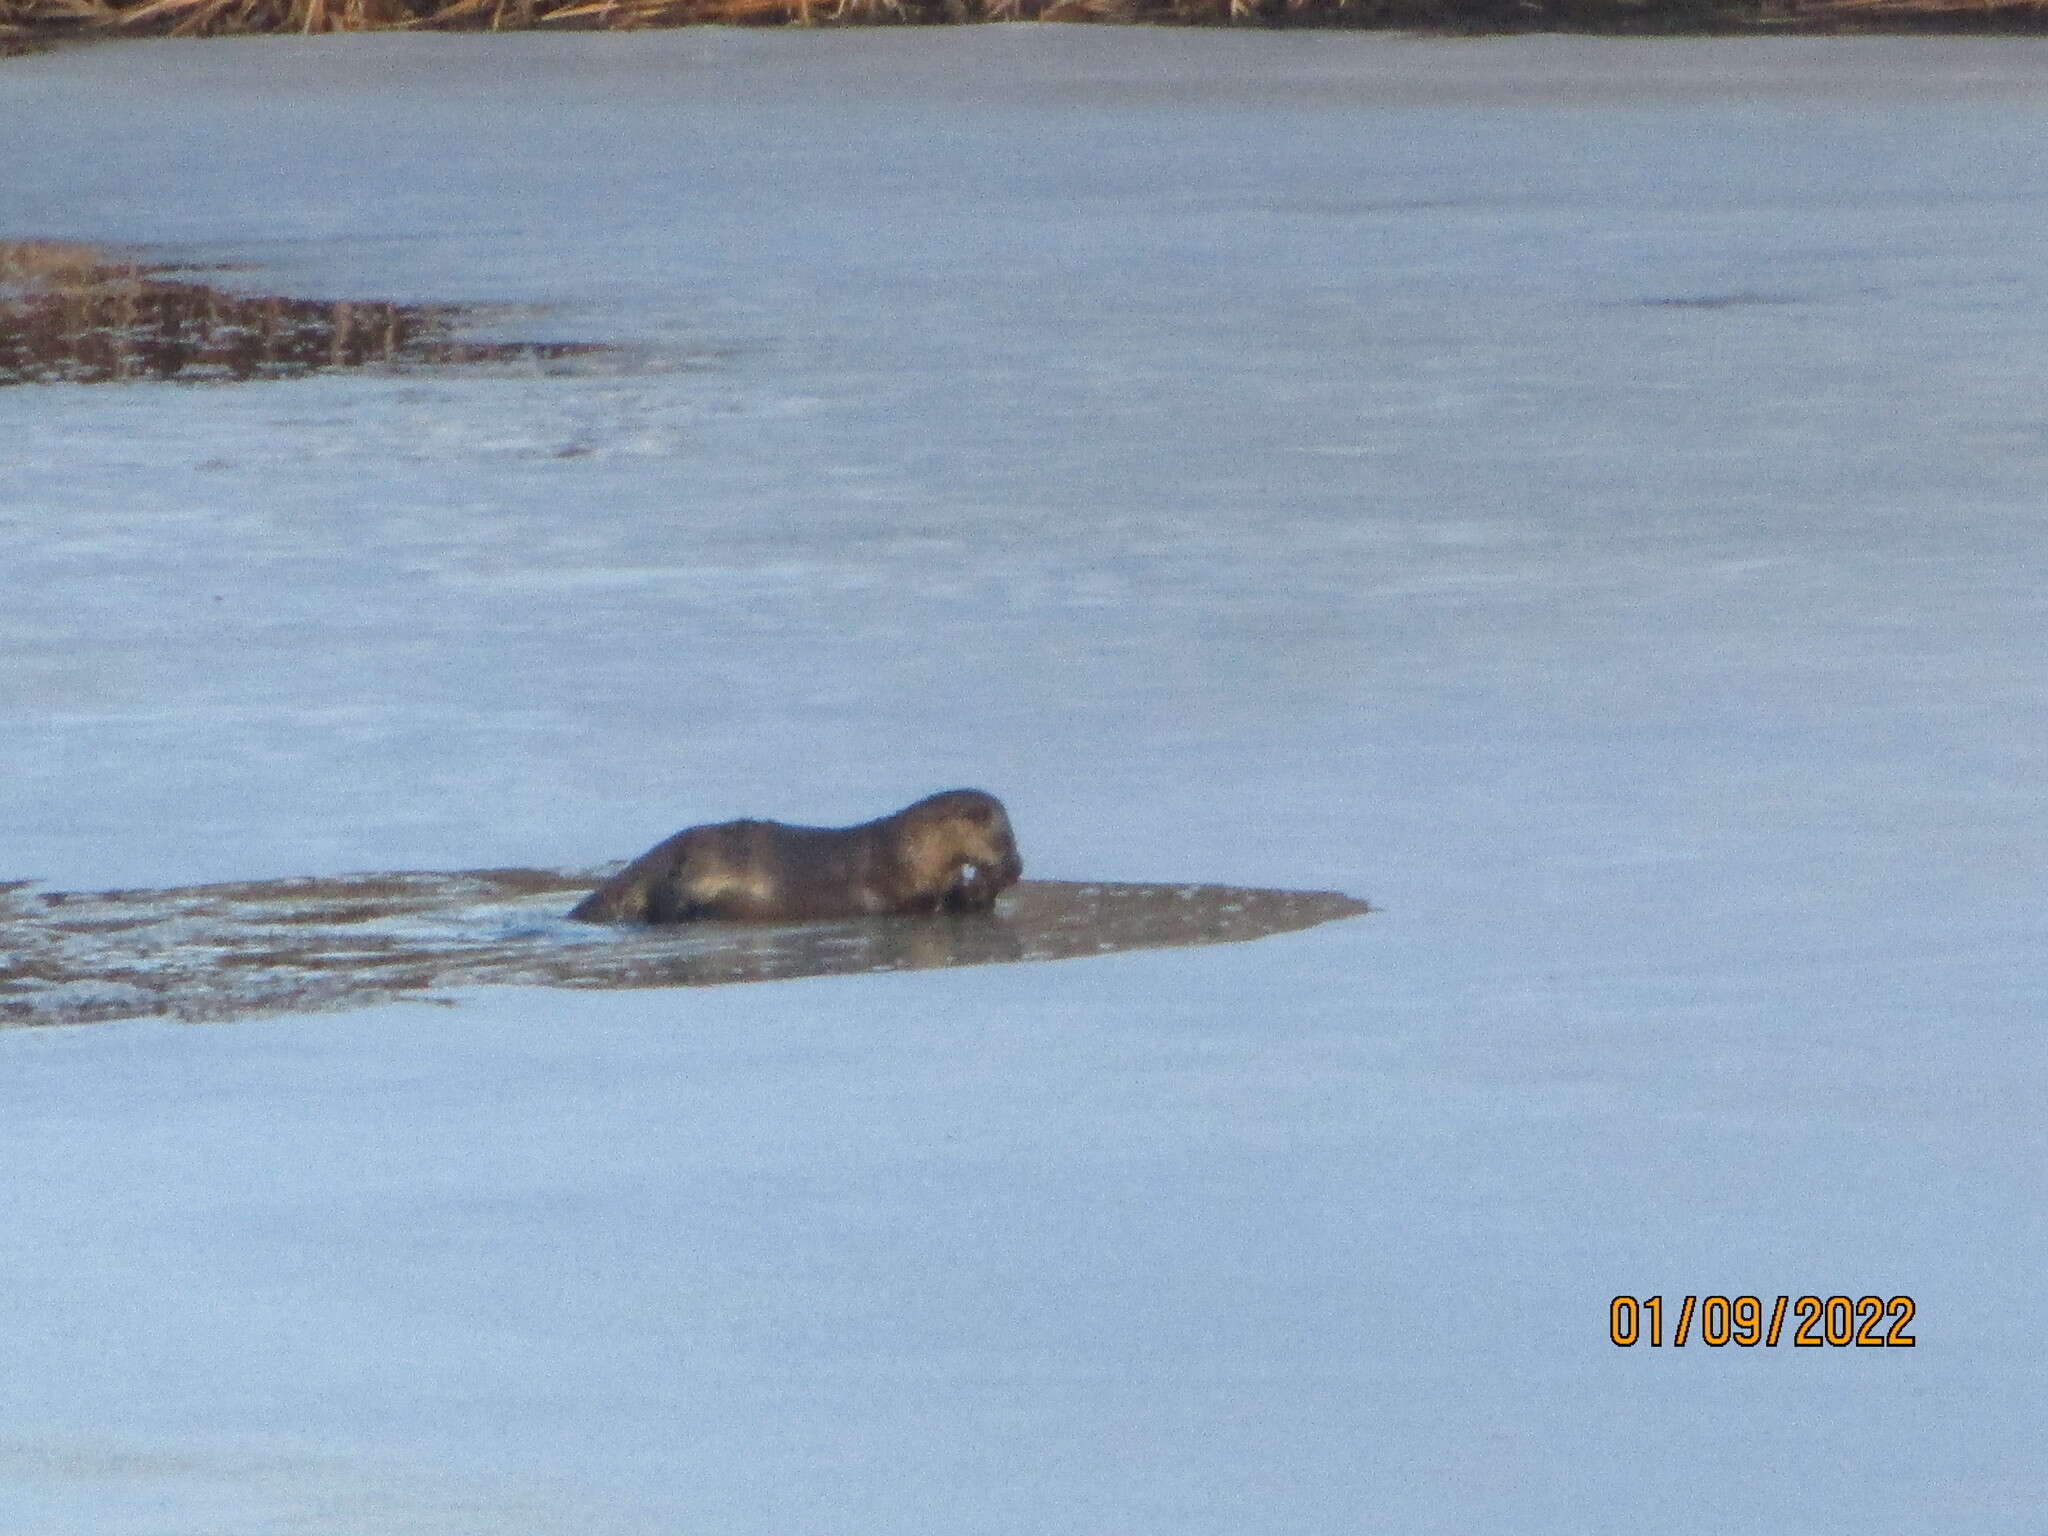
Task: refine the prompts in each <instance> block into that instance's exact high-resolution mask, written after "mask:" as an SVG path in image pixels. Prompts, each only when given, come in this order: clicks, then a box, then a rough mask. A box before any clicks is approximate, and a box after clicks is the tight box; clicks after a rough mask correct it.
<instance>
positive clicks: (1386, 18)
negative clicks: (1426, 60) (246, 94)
mask: <svg viewBox="0 0 2048 1536" xmlns="http://www.w3.org/2000/svg"><path fill="white" fill-rule="evenodd" d="M987 21H1077V22H1150V23H1169V24H1181V25H1191V26H1233V25H1235V26H1255V27H1345V28H1410V29H1429V30H1445V31H1456V32H1504V31H1506V32H1515V31H1591V32H1621V33H1638V34H1649V33H1678V32H1687V33H1699V32H1752V31H1771V32H1843V31H1876V30H1882V31H1943V32H2036V31H2041V30H2043V29H2044V27H2048V0H0V40H4V39H7V38H10V37H11V38H12V39H13V40H14V41H15V43H16V45H17V48H18V47H19V46H20V45H21V44H23V43H26V42H32V41H35V40H38V39H48V38H57V37H65V36H71V37H84V36H121V35H126V36H137V35H141V36H152V35H153V36H162V35H170V36H180V37H186V36H215V35H221V34H227V33H238V32H308V33H310V32H353V31H368V30H376V29H389V28H439V29H448V30H461V29H470V30H494V31H495V30H505V29H513V28H529V27H541V28H577V29H598V28H609V29H623V28H637V27H675V26H690V25H696V24H703V23H718V24H725V25H741V26H838V25H870V24H897V25H904V24H909V25H919V24H937V23H948V22H987Z"/></svg>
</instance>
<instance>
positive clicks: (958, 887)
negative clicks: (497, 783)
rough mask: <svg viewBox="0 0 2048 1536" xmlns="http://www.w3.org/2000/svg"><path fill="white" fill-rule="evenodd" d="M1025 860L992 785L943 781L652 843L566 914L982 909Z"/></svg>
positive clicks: (773, 917) (687, 916) (760, 915)
mask: <svg viewBox="0 0 2048 1536" xmlns="http://www.w3.org/2000/svg"><path fill="white" fill-rule="evenodd" d="M1023 873H1024V861H1023V860H1022V859H1021V858H1019V857H1018V856H1017V840H1016V837H1015V836H1014V834H1013V833H1012V832H1011V830H1010V818H1009V815H1008V813H1006V812H1005V811H1004V810H1003V804H1002V802H1001V801H1000V800H998V799H996V797H995V796H994V795H985V794H983V793H982V792H981V791H980V790H978V789H949V790H947V791H945V792H944V793H943V794H937V795H932V796H930V797H928V798H927V799H923V800H920V801H918V802H917V804H915V805H912V806H908V807H906V808H905V809H903V810H900V811H898V812H897V813H896V814H895V815H893V816H884V817H882V818H881V819H880V820H879V821H869V822H863V823H862V824H861V825H859V826H857V827H791V826H785V825H783V824H782V823H781V822H779V821H727V822H720V823H718V824H717V825H715V826H706V827H691V828H689V829H688V830H687V831H683V832H678V833H677V834H676V835H675V836H674V837H671V838H669V839H668V840H667V841H665V842H661V843H657V844H656V845H655V846H654V847H652V848H650V849H649V850H648V851H647V852H646V853H643V854H642V855H641V856H640V857H639V858H637V859H635V860H634V861H633V862H632V863H631V864H629V865H627V866H626V867H625V868H624V869H622V870H620V871H619V872H618V873H617V874H616V875H614V876H612V878H611V879H609V880H607V881H606V882H605V883H604V884H603V885H601V886H599V887H598V888H597V889H596V890H595V891H592V892H591V893H590V895H589V896H587V897H585V898H584V899H583V901H582V902H580V903H579V904H578V905H577V906H576V908H575V910H574V911H572V912H571V913H570V914H569V915H570V916H571V917H574V918H580V919H582V920H583V921H585V922H591V923H610V922H644V923H687V922H695V921H698V920H700V919H706V918H722V919H754V920H759V921H789V920H792V919H797V918H813V917H868V916H874V915H877V914H880V913H887V912H904V913H917V912H925V913H931V912H985V911H987V910H988V909H989V908H990V907H992V906H994V905H995V900H996V897H997V896H999V895H1001V894H1002V893H1003V892H1004V891H1006V890H1008V889H1009V888H1010V887H1011V886H1013V885H1015V884H1016V883H1017V880H1018V878H1019V876H1021V875H1022V874H1023Z"/></svg>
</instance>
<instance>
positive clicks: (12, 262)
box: [0, 0, 609, 386]
mask: <svg viewBox="0 0 2048 1536" xmlns="http://www.w3.org/2000/svg"><path fill="white" fill-rule="evenodd" d="M0 3H5V0H0ZM242 3H244V4H247V3H251V0H242ZM203 275H205V274H203V273H196V272H191V271H187V270H185V269H181V268H176V267H165V266H162V265H159V264H153V263H150V262H147V261H143V260H140V259H137V258H134V257H131V256H124V255H122V254H120V253H118V252H106V251H101V250H99V249H97V248H95V247H93V246H87V245H75V244H68V243H64V242H59V241H43V240H5V241H0V386H4V385H9V384H105V383H126V382H134V381H142V380H156V381H166V382H177V383H187V384H191V383H207V382H216V381H227V380H248V379H283V378H296V377H300V376H303V375H306V374H312V373H324V372H330V371H334V370H338V369H348V368H368V369H381V370H384V371H387V372H408V371H413V370H417V369H422V368H449V367H464V366H478V365H505V364H512V365H520V366H535V367H549V368H554V367H561V366H566V365H568V364H569V363H570V362H572V361H573V360H576V359H589V358H593V357H597V356H600V355H602V354H604V353H605V352H606V351H608V350H609V349H607V348H605V347H602V346H599V345H597V344H594V343H589V342H525V341H510V342H493V341H479V340H474V339H472V338H471V337H470V336H469V335H468V334H467V328H468V327H469V326H471V325H473V324H475V323H477V322H478V321H479V320H480V319H486V318H488V317H486V316H482V315H480V314H478V313H476V312H473V311H471V310H468V309H465V308H463V307H462V306H460V305H450V304H440V305H433V304H393V303H384V302H366V301H361V300H356V301H349V300H326V299H294V298H284V297H280V296H277V295H272V294H263V293H236V292H231V291H228V290H227V289H224V288H222V287H220V286H218V285H216V284H214V283H208V282H202V281H199V280H198V279H199V278H200V277H201V276H203Z"/></svg>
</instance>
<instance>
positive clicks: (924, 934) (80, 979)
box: [0, 869, 1369, 1024]
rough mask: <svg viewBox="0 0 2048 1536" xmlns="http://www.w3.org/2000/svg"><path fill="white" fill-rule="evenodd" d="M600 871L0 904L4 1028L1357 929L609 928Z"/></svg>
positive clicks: (1286, 913)
mask: <svg viewBox="0 0 2048 1536" xmlns="http://www.w3.org/2000/svg"><path fill="white" fill-rule="evenodd" d="M597 879H598V874H597V872H594V871H579V870H543V869H487V870H469V871H462V872H454V873H404V874H374V875H344V876H340V877H336V878H331V879H294V880H272V881H262V882H248V883H239V884H231V885H197V886H185V887H181V888H178V889H172V890H147V891H107V892H100V893H96V894H85V893H76V892H54V891H51V892H44V891H36V890H33V889H31V888H29V887H27V886H21V885H17V886H12V887H6V888H0V1024H65V1023H87V1022H92V1021H95V1020H104V1019H116V1018H132V1017H137V1016H147V1015H168V1016H172V1017H177V1018H187V1019H236V1018H253V1017H260V1016H262V1015H266V1014H279V1013H301V1012H309V1011H317V1010H323V1009H334V1008H350V1007H365V1006H368V1005H371V1004H374V1003H380V1002H390V1001H394V1000H397V999H401V998H418V997H420V996H423V995H427V994H431V993H433V992H436V991H438V990H441V989H446V988H451V987H464V986H476V985H481V984H499V985H510V986H557V987H583V988H615V987H695V986H719V985H724V984H727V983H732V982H747V981H780V980H786V979H789V978H793V977H798V976H834V975H850V974H855V973H860V972H871V971H904V970H926V969H931V968H933V967H937V966H948V965H992V964H1001V963H1005V962H1015V961H1024V960H1070V959H1078V958H1081V957H1084V956H1088V955H1101V954H1111V953H1114V952H1116V951H1119V950H1126V949H1157V948H1170V947H1176V946H1183V945H1193V944H1228V943H1235V942H1239V941H1242V940H1246V939H1257V938H1263V937H1265V936H1266V935H1268V934H1275V933H1287V932H1290V931H1293V930H1295V929H1300V928H1311V927H1314V926H1315V925H1316V924H1318V923H1325V922H1329V921H1331V920H1333V919H1336V918H1341V917H1353V916H1357V915H1359V914H1361V913H1363V912H1365V911H1367V910H1369V909H1368V907H1367V905H1366V903H1364V902H1362V901H1357V900H1354V899H1353V898H1351V897H1349V896H1343V895H1339V894H1338V893H1336V892H1332V891H1274V890H1253V889H1242V888H1238V887H1234V886H1222V885H1128V884H1111V883H1081V882H1073V881H1062V880H1027V881H1025V882H1024V883H1022V884H1021V885H1018V886H1016V887H1014V888H1013V889H1012V890H1010V891H1009V892H1007V893H1005V895H1004V896H1003V898H1002V900H1001V901H1000V902H999V903H998V905H997V909H996V911H995V913H994V914H993V915H984V916H979V917H932V918H907V917H889V918H859V919H849V920H845V921H836V922H819V923H800V924H787V925H783V924H749V923H694V924H688V925H685V926H680V927H671V928H646V927H597V926H592V925H590V924H585V923H573V922H569V921H568V920H566V919H565V918H564V917H563V915H562V914H563V913H564V912H566V911H567V910H568V908H569V907H570V906H571V905H572V904H573V903H574V900H575V898H576V897H578V896H580V895H581V894H582V893H583V892H585V891H587V890H588V889H589V888H590V887H591V886H592V885H594V884H595V883H596V881H597Z"/></svg>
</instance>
